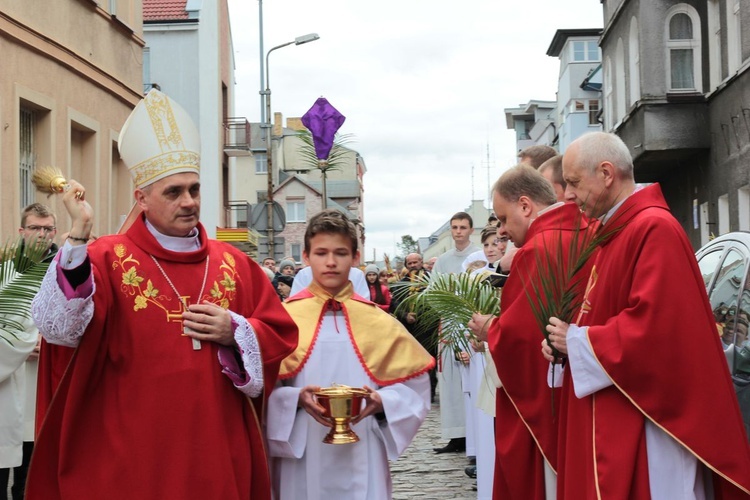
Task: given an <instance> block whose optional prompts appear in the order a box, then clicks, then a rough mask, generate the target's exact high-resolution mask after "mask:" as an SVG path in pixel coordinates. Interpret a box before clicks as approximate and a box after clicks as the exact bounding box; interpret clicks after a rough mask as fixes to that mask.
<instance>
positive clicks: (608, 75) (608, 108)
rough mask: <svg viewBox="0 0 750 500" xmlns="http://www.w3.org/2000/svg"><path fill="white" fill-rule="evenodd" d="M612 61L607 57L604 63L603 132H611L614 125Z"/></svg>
mask: <svg viewBox="0 0 750 500" xmlns="http://www.w3.org/2000/svg"><path fill="white" fill-rule="evenodd" d="M613 78H614V75H613V74H612V61H611V60H610V58H609V57H608V58H607V60H606V61H604V117H605V121H604V124H605V129H606V130H605V131H607V132H608V131H610V130H612V124H613V123H614V109H612V107H613V105H614V100H613V99H612V79H613Z"/></svg>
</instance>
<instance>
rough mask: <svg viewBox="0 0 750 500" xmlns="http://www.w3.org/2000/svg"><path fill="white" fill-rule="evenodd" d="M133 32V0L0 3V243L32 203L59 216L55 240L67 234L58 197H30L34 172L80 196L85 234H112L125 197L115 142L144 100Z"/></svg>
mask: <svg viewBox="0 0 750 500" xmlns="http://www.w3.org/2000/svg"><path fill="white" fill-rule="evenodd" d="M110 9H112V10H110ZM142 25H143V23H142V4H141V0H117V1H116V2H109V1H106V2H105V1H99V2H97V1H95V0H57V1H54V2H50V1H48V0H24V1H3V2H1V3H0V60H2V71H0V132H1V133H0V203H2V207H3V210H2V212H1V214H0V236H1V237H2V238H3V239H7V238H8V237H10V236H12V235H14V234H15V233H16V231H17V228H18V226H19V223H20V212H21V209H22V208H23V206H25V205H26V204H27V203H30V202H34V201H37V202H40V203H45V204H47V205H49V206H51V207H52V209H53V210H54V211H55V212H56V213H57V214H58V224H57V225H58V233H59V234H61V233H63V232H65V231H67V229H68V228H69V224H70V221H69V219H68V217H67V215H65V210H64V207H63V206H62V203H61V202H60V200H59V197H52V198H50V199H47V198H46V196H45V195H43V194H40V193H36V192H34V191H33V188H31V187H30V183H29V181H28V172H29V171H30V170H32V169H33V168H34V166H45V165H52V166H56V167H58V168H60V169H61V170H62V171H63V173H64V175H66V176H68V177H69V178H73V179H76V180H78V181H79V182H81V183H82V184H83V185H84V186H86V189H87V195H86V197H87V200H89V202H90V203H91V205H92V206H93V208H94V213H95V218H96V219H95V225H94V231H93V232H94V234H96V235H101V234H108V233H112V232H114V231H116V230H117V228H118V227H119V224H120V221H121V217H123V216H124V215H125V214H127V211H128V210H129V208H130V206H131V205H132V202H133V200H132V192H133V188H132V183H131V180H130V176H129V175H128V172H127V169H126V168H125V166H124V164H122V162H121V161H120V159H119V156H118V154H117V137H118V135H119V131H120V127H121V126H122V124H123V123H124V122H125V119H126V118H127V117H128V115H129V114H130V111H131V110H132V109H133V107H134V106H135V104H136V103H137V102H138V100H139V99H140V98H141V97H142V95H143V83H142V65H143V60H142V48H143V46H144V42H143V33H142Z"/></svg>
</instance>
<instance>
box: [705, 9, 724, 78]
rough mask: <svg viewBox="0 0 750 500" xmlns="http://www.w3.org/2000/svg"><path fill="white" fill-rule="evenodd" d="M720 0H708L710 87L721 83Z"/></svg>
mask: <svg viewBox="0 0 750 500" xmlns="http://www.w3.org/2000/svg"><path fill="white" fill-rule="evenodd" d="M721 1H722V0H708V5H707V6H706V7H707V11H708V51H709V57H708V62H709V64H710V72H711V74H710V78H711V89H715V88H716V87H718V86H719V83H721V79H722V77H721V6H720V5H719V2H721Z"/></svg>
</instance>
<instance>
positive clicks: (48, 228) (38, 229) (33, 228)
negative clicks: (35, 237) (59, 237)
mask: <svg viewBox="0 0 750 500" xmlns="http://www.w3.org/2000/svg"><path fill="white" fill-rule="evenodd" d="M24 229H27V230H29V231H32V232H35V233H38V232H44V233H51V232H52V231H54V230H55V229H57V228H56V227H55V226H26V227H25V228H24Z"/></svg>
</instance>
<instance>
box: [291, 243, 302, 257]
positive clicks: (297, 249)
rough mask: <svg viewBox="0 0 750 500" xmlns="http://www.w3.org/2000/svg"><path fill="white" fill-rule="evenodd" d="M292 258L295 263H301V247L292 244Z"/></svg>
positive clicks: (297, 244)
mask: <svg viewBox="0 0 750 500" xmlns="http://www.w3.org/2000/svg"><path fill="white" fill-rule="evenodd" d="M291 246H292V258H293V259H294V261H295V262H301V261H302V245H300V244H299V243H292V245H291Z"/></svg>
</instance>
